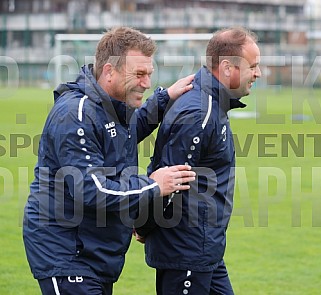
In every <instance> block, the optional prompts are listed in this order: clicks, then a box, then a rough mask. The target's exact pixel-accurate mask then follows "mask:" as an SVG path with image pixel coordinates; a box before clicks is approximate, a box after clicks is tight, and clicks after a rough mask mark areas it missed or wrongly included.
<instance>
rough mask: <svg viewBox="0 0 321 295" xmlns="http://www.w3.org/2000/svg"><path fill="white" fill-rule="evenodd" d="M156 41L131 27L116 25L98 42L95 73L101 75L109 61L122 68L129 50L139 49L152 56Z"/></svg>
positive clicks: (117, 67)
mask: <svg viewBox="0 0 321 295" xmlns="http://www.w3.org/2000/svg"><path fill="white" fill-rule="evenodd" d="M156 48H157V47H156V43H155V41H153V40H152V39H151V38H150V37H147V36H146V35H145V34H143V33H142V32H140V31H138V30H135V29H133V28H130V27H124V26H122V27H114V28H112V29H110V30H109V31H106V32H105V33H104V35H103V37H102V38H101V39H100V41H99V42H98V44H97V48H96V54H95V59H96V60H95V74H96V77H97V78H98V77H100V75H101V73H102V69H103V66H104V65H105V64H106V63H107V62H109V63H111V64H112V65H113V66H114V67H116V69H118V70H119V69H120V68H121V67H122V66H123V65H124V64H125V61H126V55H127V52H128V51H129V50H139V51H141V52H142V53H143V54H144V55H146V56H148V57H150V56H152V55H153V54H154V53H155V51H156Z"/></svg>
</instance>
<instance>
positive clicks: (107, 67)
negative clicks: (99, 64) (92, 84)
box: [101, 63, 114, 81]
mask: <svg viewBox="0 0 321 295" xmlns="http://www.w3.org/2000/svg"><path fill="white" fill-rule="evenodd" d="M113 70H114V67H113V66H112V64H111V63H106V64H104V66H103V71H102V73H101V74H102V75H103V76H104V78H105V79H106V80H107V81H110V80H111V76H112V73H113Z"/></svg>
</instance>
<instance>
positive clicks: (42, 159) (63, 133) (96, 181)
mask: <svg viewBox="0 0 321 295" xmlns="http://www.w3.org/2000/svg"><path fill="white" fill-rule="evenodd" d="M168 100H169V97H168V94H167V91H161V90H157V91H155V94H154V95H153V96H152V97H151V98H149V99H148V100H147V102H146V103H145V104H144V105H143V106H142V107H141V108H140V109H138V110H136V111H135V110H133V109H130V108H128V107H127V106H126V105H125V104H124V103H122V102H119V101H117V100H114V99H112V98H111V97H109V96H108V95H107V94H106V93H105V92H104V91H103V90H102V89H101V87H100V86H99V85H98V84H97V81H96V80H95V78H94V77H93V74H92V65H90V66H89V67H88V66H84V67H83V68H82V71H81V73H80V75H79V77H78V78H77V80H76V81H75V82H73V83H68V84H63V85H60V86H59V87H58V88H57V90H56V91H55V104H54V106H53V108H52V110H51V112H50V114H49V116H48V118H47V121H46V123H45V126H44V130H43V134H42V137H41V141H40V146H39V154H38V163H37V165H36V167H35V179H34V181H33V182H32V184H31V186H30V195H29V198H28V201H27V204H26V206H25V215H24V223H23V237H24V243H25V249H26V254H27V258H28V261H29V264H30V267H31V270H32V272H33V275H34V277H35V278H37V279H42V278H47V277H53V276H75V275H77V276H89V277H95V278H99V279H100V280H102V281H103V282H115V281H116V280H117V279H118V277H119V275H120V272H121V270H122V267H123V264H124V258H125V253H126V251H127V249H128V247H129V244H130V241H131V234H132V224H133V218H135V217H136V215H137V211H138V207H139V206H138V204H139V205H140V206H144V203H146V204H147V203H148V202H150V201H151V200H152V199H153V198H154V197H157V196H159V187H158V185H157V184H156V183H155V182H154V181H153V180H151V179H150V178H148V177H146V176H143V175H139V176H137V170H138V169H137V165H138V160H137V143H138V142H139V141H141V140H142V139H143V138H145V137H146V136H147V135H149V134H150V133H151V132H152V131H153V130H154V129H155V128H156V127H157V126H158V122H159V121H160V119H161V118H162V116H163V113H164V111H165V109H166V105H167V103H168ZM146 204H145V205H146Z"/></svg>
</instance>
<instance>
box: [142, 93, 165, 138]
mask: <svg viewBox="0 0 321 295" xmlns="http://www.w3.org/2000/svg"><path fill="white" fill-rule="evenodd" d="M169 101H170V97H169V95H168V92H167V90H166V89H164V88H162V87H158V88H157V89H156V90H155V91H154V94H153V95H152V96H150V97H149V98H148V99H147V100H146V102H145V103H144V104H143V105H142V107H140V108H139V109H137V110H136V115H137V141H138V142H141V141H142V140H143V139H144V138H145V137H147V136H148V135H150V134H151V133H152V132H153V131H154V130H155V129H156V128H157V127H158V124H159V123H160V122H161V121H162V120H163V116H164V113H165V111H166V108H167V105H168V102H169Z"/></svg>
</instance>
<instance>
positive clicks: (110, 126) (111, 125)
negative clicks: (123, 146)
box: [105, 122, 117, 137]
mask: <svg viewBox="0 0 321 295" xmlns="http://www.w3.org/2000/svg"><path fill="white" fill-rule="evenodd" d="M105 128H106V129H107V131H108V132H109V134H110V137H115V136H116V135H117V132H116V128H115V122H110V123H107V124H105Z"/></svg>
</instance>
